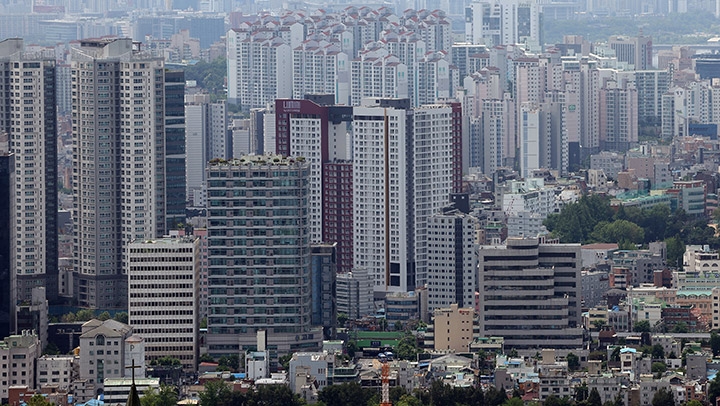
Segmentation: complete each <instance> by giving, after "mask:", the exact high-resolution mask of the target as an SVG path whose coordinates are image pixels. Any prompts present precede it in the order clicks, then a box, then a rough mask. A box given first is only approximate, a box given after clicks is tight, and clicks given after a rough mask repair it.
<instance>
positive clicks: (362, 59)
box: [350, 44, 410, 106]
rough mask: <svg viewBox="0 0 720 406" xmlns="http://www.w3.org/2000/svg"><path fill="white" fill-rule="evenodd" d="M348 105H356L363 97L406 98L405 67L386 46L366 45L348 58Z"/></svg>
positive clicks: (407, 78)
mask: <svg viewBox="0 0 720 406" xmlns="http://www.w3.org/2000/svg"><path fill="white" fill-rule="evenodd" d="M350 75H351V82H350V104H351V105H352V106H359V105H360V104H361V102H362V100H363V99H364V98H366V97H376V98H377V97H384V98H406V97H410V92H409V89H410V87H409V86H410V83H409V79H410V76H409V73H408V66H407V65H406V64H404V63H402V61H401V60H400V59H399V58H398V57H397V56H395V55H392V54H390V53H389V51H388V50H387V49H386V48H383V47H381V46H379V45H377V44H370V45H369V46H368V48H367V49H364V50H362V51H360V54H359V55H358V58H356V59H355V60H353V61H352V70H351V71H350Z"/></svg>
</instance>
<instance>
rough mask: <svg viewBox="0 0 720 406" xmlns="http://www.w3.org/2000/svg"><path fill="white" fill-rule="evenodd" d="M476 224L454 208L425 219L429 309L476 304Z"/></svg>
mask: <svg viewBox="0 0 720 406" xmlns="http://www.w3.org/2000/svg"><path fill="white" fill-rule="evenodd" d="M477 227H478V221H477V219H476V218H475V217H473V216H471V215H470V214H467V213H464V212H462V211H460V210H458V209H457V208H455V206H449V207H446V208H443V209H442V210H441V211H440V212H439V213H436V214H434V215H432V216H430V217H429V218H428V228H427V230H428V231H427V246H428V267H427V268H428V270H427V275H428V276H427V290H428V308H429V310H430V311H433V310H435V309H437V308H447V307H449V306H450V305H452V304H457V305H459V306H460V307H473V306H474V305H475V290H476V289H477V246H476V245H475V238H476V236H475V234H476V228H477Z"/></svg>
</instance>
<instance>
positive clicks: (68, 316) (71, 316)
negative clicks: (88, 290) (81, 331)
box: [60, 313, 77, 323]
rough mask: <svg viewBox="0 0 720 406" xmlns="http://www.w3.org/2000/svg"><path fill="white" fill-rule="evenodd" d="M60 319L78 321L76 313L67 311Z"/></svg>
mask: <svg viewBox="0 0 720 406" xmlns="http://www.w3.org/2000/svg"><path fill="white" fill-rule="evenodd" d="M60 321H62V322H63V323H74V322H76V321H77V317H75V313H66V314H63V315H62V317H61V318H60Z"/></svg>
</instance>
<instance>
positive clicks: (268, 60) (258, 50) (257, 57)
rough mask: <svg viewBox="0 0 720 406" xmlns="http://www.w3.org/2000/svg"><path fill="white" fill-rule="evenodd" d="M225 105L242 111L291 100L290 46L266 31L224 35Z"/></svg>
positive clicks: (291, 61) (291, 63) (232, 32)
mask: <svg viewBox="0 0 720 406" xmlns="http://www.w3.org/2000/svg"><path fill="white" fill-rule="evenodd" d="M227 55H228V58H227V61H228V103H232V104H237V105H240V106H241V107H242V108H243V109H244V110H247V111H249V110H250V109H251V108H258V107H265V104H266V103H268V102H271V101H273V100H275V99H283V98H290V97H292V91H293V87H292V86H293V52H292V48H291V47H290V42H289V41H285V40H284V39H283V38H281V37H278V36H275V34H274V33H271V32H269V31H259V32H253V33H248V32H246V31H240V30H230V31H228V33H227Z"/></svg>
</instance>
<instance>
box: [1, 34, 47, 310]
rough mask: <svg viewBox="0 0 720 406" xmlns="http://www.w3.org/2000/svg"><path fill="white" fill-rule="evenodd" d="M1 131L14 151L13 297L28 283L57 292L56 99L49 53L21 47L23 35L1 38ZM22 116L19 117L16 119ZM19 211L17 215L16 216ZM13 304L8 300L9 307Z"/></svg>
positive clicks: (27, 295) (23, 295)
mask: <svg viewBox="0 0 720 406" xmlns="http://www.w3.org/2000/svg"><path fill="white" fill-rule="evenodd" d="M0 78H3V80H4V81H5V83H8V84H9V83H13V84H14V85H13V86H5V87H3V88H2V89H0V133H2V132H5V133H7V134H8V138H9V151H10V152H12V153H13V154H14V155H15V177H14V184H13V189H14V192H13V193H12V195H13V196H14V203H15V207H16V209H17V210H18V211H19V212H18V218H17V219H16V221H15V225H14V226H13V228H12V229H13V231H14V232H13V233H12V236H11V237H12V238H13V239H14V244H15V246H16V248H17V249H18V250H20V251H19V252H16V253H15V254H14V255H13V257H14V260H13V261H11V272H12V273H13V274H14V275H15V278H16V280H15V283H16V287H15V289H16V294H17V298H16V300H17V301H23V300H30V299H31V297H32V289H33V287H39V286H43V287H45V288H46V292H47V295H48V299H49V300H51V301H53V302H54V301H55V300H57V297H58V236H57V230H58V225H57V211H58V203H57V189H58V187H57V179H58V177H57V139H56V137H57V117H56V116H57V103H56V86H55V81H56V67H55V57H54V54H53V53H52V52H50V53H47V52H42V51H40V52H26V50H25V48H24V43H23V40H22V39H8V40H4V41H1V42H0ZM20 118H22V119H20ZM20 213H22V215H21V216H20ZM14 305H15V303H13V306H14Z"/></svg>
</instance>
